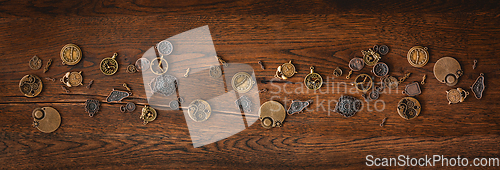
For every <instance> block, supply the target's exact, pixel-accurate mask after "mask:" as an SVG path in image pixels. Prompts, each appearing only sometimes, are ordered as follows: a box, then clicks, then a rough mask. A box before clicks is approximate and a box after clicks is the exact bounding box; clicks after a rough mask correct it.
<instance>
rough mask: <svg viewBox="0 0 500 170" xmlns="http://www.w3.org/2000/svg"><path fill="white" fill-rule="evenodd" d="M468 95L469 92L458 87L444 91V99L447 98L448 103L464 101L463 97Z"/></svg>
mask: <svg viewBox="0 0 500 170" xmlns="http://www.w3.org/2000/svg"><path fill="white" fill-rule="evenodd" d="M468 95H469V92H468V91H465V90H464V89H462V88H460V87H459V88H456V89H451V90H448V91H446V99H448V104H452V103H453V104H455V103H459V102H464V100H465V98H466V97H467V96H468Z"/></svg>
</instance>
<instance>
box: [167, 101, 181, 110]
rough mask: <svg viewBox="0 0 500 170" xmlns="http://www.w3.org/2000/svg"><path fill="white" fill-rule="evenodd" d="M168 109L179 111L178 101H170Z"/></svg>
mask: <svg viewBox="0 0 500 170" xmlns="http://www.w3.org/2000/svg"><path fill="white" fill-rule="evenodd" d="M169 105H170V109H172V110H179V101H177V100H172V101H170V104H169Z"/></svg>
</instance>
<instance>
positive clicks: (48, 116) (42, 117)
mask: <svg viewBox="0 0 500 170" xmlns="http://www.w3.org/2000/svg"><path fill="white" fill-rule="evenodd" d="M33 125H34V126H35V127H36V128H37V129H38V130H40V131H41V132H44V133H51V132H54V131H55V130H57V129H58V128H59V126H60V125H61V115H60V114H59V112H58V111H57V110H56V109H54V108H52V107H43V108H36V109H34V110H33Z"/></svg>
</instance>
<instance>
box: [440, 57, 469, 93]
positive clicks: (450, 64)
mask: <svg viewBox="0 0 500 170" xmlns="http://www.w3.org/2000/svg"><path fill="white" fill-rule="evenodd" d="M433 71H434V76H435V77H436V79H437V80H438V81H439V82H441V83H445V84H446V85H448V86H454V85H456V84H457V83H458V78H459V77H460V76H462V74H463V71H462V68H461V67H460V63H458V61H457V60H456V59H454V58H452V57H443V58H440V59H439V60H438V61H437V62H436V64H434V70H433Z"/></svg>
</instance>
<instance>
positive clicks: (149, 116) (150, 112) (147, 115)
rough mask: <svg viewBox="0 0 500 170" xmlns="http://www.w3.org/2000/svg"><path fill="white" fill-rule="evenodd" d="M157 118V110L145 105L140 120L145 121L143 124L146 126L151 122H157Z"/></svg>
mask: <svg viewBox="0 0 500 170" xmlns="http://www.w3.org/2000/svg"><path fill="white" fill-rule="evenodd" d="M156 116H157V113H156V110H155V109H154V108H152V107H151V106H148V105H145V106H144V107H143V108H142V112H141V116H140V117H139V118H140V119H141V120H143V121H144V122H143V124H144V125H146V124H148V123H149V122H152V121H153V120H155V119H156Z"/></svg>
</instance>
